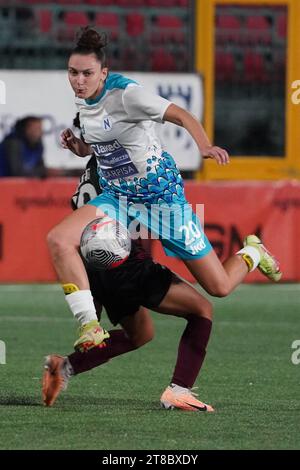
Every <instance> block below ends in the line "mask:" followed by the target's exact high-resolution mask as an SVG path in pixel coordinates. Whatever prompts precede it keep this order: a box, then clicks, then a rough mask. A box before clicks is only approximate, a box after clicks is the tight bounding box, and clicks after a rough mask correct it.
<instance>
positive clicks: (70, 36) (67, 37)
mask: <svg viewBox="0 0 300 470" xmlns="http://www.w3.org/2000/svg"><path fill="white" fill-rule="evenodd" d="M89 23H90V20H89V18H88V16H87V15H86V14H85V13H84V12H81V11H66V12H64V14H63V16H62V24H60V25H58V27H57V33H56V37H57V39H58V40H59V41H73V40H74V37H75V32H76V31H77V30H78V28H79V27H80V26H87V25H88V24H89Z"/></svg>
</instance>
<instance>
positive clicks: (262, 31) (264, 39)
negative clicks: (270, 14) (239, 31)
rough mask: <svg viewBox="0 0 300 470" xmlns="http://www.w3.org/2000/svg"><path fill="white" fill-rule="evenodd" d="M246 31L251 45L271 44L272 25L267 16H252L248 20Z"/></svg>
mask: <svg viewBox="0 0 300 470" xmlns="http://www.w3.org/2000/svg"><path fill="white" fill-rule="evenodd" d="M245 29H246V31H247V39H248V43H249V44H257V43H263V44H271V40H272V36H271V32H272V31H271V23H270V22H269V21H268V19H267V18H266V17H265V16H258V15H251V16H248V18H247V19H246V25H245Z"/></svg>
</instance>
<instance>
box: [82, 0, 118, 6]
mask: <svg viewBox="0 0 300 470" xmlns="http://www.w3.org/2000/svg"><path fill="white" fill-rule="evenodd" d="M85 3H87V4H89V5H99V6H102V5H104V6H106V5H114V4H115V3H116V2H114V1H113V0H85Z"/></svg>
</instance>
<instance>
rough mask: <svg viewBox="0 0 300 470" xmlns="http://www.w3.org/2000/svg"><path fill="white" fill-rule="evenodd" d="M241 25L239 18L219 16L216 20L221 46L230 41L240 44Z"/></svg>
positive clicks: (217, 34)
mask: <svg viewBox="0 0 300 470" xmlns="http://www.w3.org/2000/svg"><path fill="white" fill-rule="evenodd" d="M241 34H242V33H241V23H240V20H239V18H238V17H237V16H234V15H219V16H218V17H217V18H216V37H217V42H218V43H219V44H223V43H226V42H228V41H232V42H236V43H238V42H240V40H241Z"/></svg>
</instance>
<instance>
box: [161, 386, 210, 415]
mask: <svg viewBox="0 0 300 470" xmlns="http://www.w3.org/2000/svg"><path fill="white" fill-rule="evenodd" d="M196 396H197V395H196V393H194V392H192V391H191V390H190V389H189V388H184V387H180V386H179V385H176V384H171V385H170V386H169V387H167V388H166V390H165V391H164V393H163V394H162V396H161V397H160V403H161V406H162V407H163V408H165V409H167V410H174V409H176V408H177V409H180V410H185V411H198V412H199V411H206V412H212V411H215V410H214V409H213V407H212V406H210V405H207V404H206V403H202V401H200V400H198V399H197V398H196Z"/></svg>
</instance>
